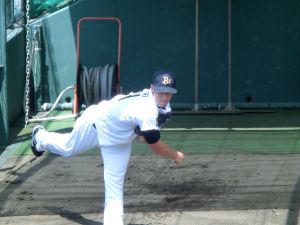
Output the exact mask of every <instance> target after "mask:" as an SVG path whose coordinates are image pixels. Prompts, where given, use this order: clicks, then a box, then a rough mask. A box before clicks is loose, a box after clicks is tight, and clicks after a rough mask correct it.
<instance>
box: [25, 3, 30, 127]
mask: <svg viewBox="0 0 300 225" xmlns="http://www.w3.org/2000/svg"><path fill="white" fill-rule="evenodd" d="M29 1H30V0H26V88H25V127H27V125H28V120H29V91H30V89H29V88H30V60H31V59H30V28H29V20H30V15H29V12H30V5H29Z"/></svg>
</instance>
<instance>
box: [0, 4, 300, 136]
mask: <svg viewBox="0 0 300 225" xmlns="http://www.w3.org/2000/svg"><path fill="white" fill-rule="evenodd" d="M228 2H229V1H220V0H198V1H197V0H154V1H149V0H126V1H124V0H113V1H111V0H97V1H95V0H79V1H76V2H75V3H74V4H73V5H71V6H70V7H67V8H64V9H62V10H60V11H57V12H55V13H52V14H50V15H47V16H45V17H43V18H41V19H40V20H38V21H36V22H35V23H34V25H41V26H42V40H43V42H42V53H41V58H40V59H41V65H42V72H41V73H40V74H37V75H36V76H40V77H38V79H39V80H40V81H41V85H40V88H39V89H38V90H36V91H37V93H36V95H37V96H35V97H36V99H39V101H40V103H42V102H54V100H55V99H56V97H57V96H58V94H59V93H60V92H61V91H62V90H63V89H64V88H66V87H67V86H69V85H73V84H74V83H75V70H76V31H77V22H78V20H79V19H80V18H82V17H117V18H119V19H120V20H121V21H122V28H123V32H122V55H121V73H120V75H121V85H122V88H123V92H124V93H126V92H129V91H137V90H140V89H142V88H145V87H148V86H149V83H150V81H151V76H152V74H153V72H155V71H156V70H158V69H162V68H166V69H170V70H173V71H174V72H175V73H176V74H177V77H178V91H179V93H178V94H177V95H176V96H175V97H174V99H173V102H172V105H173V107H174V108H176V107H185V108H192V107H193V105H194V100H195V50H196V49H195V48H196V45H195V38H196V29H195V27H196V22H197V21H198V30H199V38H198V42H197V43H198V46H199V48H198V52H199V59H198V61H197V62H196V65H197V66H198V68H199V69H198V74H197V75H198V78H199V79H198V87H199V90H198V92H197V94H198V96H199V100H198V103H199V106H200V108H210V107H211V108H214V107H216V106H218V105H221V106H224V105H226V104H227V100H228V68H229V67H228V53H229V49H228V18H229V17H228ZM231 2H232V14H231V24H232V34H231V35H232V49H231V52H232V64H231V65H232V74H231V75H232V101H233V105H234V106H236V107H247V108H251V107H254V108H255V107H270V108H272V107H282V108H285V107H300V91H299V87H300V74H299V73H300V66H299V65H300V63H299V59H300V42H299V39H300V23H299V21H300V3H299V1H298V0H289V1H284V0H260V1H258V0H232V1H231ZM197 4H198V17H196V5H197ZM6 47H7V51H6V53H7V61H8V63H7V66H6V68H5V69H6V71H7V74H5V72H4V70H3V69H2V70H1V71H0V96H1V99H0V103H1V107H0V112H1V116H2V117H1V120H0V129H1V140H2V137H4V139H6V136H7V126H8V124H12V123H13V122H14V121H15V120H16V119H17V118H18V117H19V116H20V115H21V114H22V113H23V112H22V104H23V103H22V99H23V91H24V82H25V55H24V54H25V53H24V52H25V49H24V48H25V43H24V32H21V33H19V34H18V35H16V36H15V37H14V38H12V39H11V40H10V41H9V42H8V43H7V46H6ZM80 48H81V54H80V60H81V62H82V63H83V64H84V65H86V66H88V67H94V66H99V65H100V66H104V65H105V64H107V63H109V64H111V63H116V62H117V26H116V23H112V22H90V23H85V24H84V25H83V26H82V29H81V42H80ZM15 63H17V64H16V65H17V66H16V65H15ZM12 89H13V90H14V91H10V90H12ZM8 92H9V93H8ZM66 95H68V96H70V97H73V93H72V92H69V93H67V94H66ZM7 101H9V102H10V101H12V102H16V103H17V105H10V104H7ZM3 130H5V131H6V132H5V134H4V135H3V132H2V131H3Z"/></svg>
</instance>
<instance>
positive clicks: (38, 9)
mask: <svg viewBox="0 0 300 225" xmlns="http://www.w3.org/2000/svg"><path fill="white" fill-rule="evenodd" d="M75 1H76V0H31V1H30V18H36V17H38V16H40V15H42V14H45V13H52V12H55V11H56V10H58V9H61V8H63V7H65V6H68V5H70V4H71V3H73V2H75Z"/></svg>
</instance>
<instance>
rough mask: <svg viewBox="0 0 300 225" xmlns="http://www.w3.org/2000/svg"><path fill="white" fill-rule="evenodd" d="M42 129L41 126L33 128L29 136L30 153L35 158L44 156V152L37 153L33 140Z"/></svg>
mask: <svg viewBox="0 0 300 225" xmlns="http://www.w3.org/2000/svg"><path fill="white" fill-rule="evenodd" d="M42 129H44V127H43V126H41V125H37V126H35V127H34V128H33V130H32V134H31V151H32V153H33V154H34V155H35V156H36V157H40V156H41V155H43V154H44V151H42V152H39V151H38V150H37V149H36V140H35V136H36V134H37V132H38V131H39V130H42Z"/></svg>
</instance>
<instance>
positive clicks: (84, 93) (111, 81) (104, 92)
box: [79, 64, 119, 106]
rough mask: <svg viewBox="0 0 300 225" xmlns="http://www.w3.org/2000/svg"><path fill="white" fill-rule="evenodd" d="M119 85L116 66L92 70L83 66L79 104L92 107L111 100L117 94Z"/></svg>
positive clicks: (80, 76)
mask: <svg viewBox="0 0 300 225" xmlns="http://www.w3.org/2000/svg"><path fill="white" fill-rule="evenodd" d="M118 85H119V81H118V68H117V65H116V64H113V65H105V66H104V67H100V66H99V67H93V68H90V69H87V67H86V66H82V67H81V68H80V73H79V94H80V96H79V103H80V105H82V104H85V105H86V106H90V105H93V104H98V103H99V102H100V101H102V100H109V99H111V98H112V97H113V96H115V95H116V94H117V90H118Z"/></svg>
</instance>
